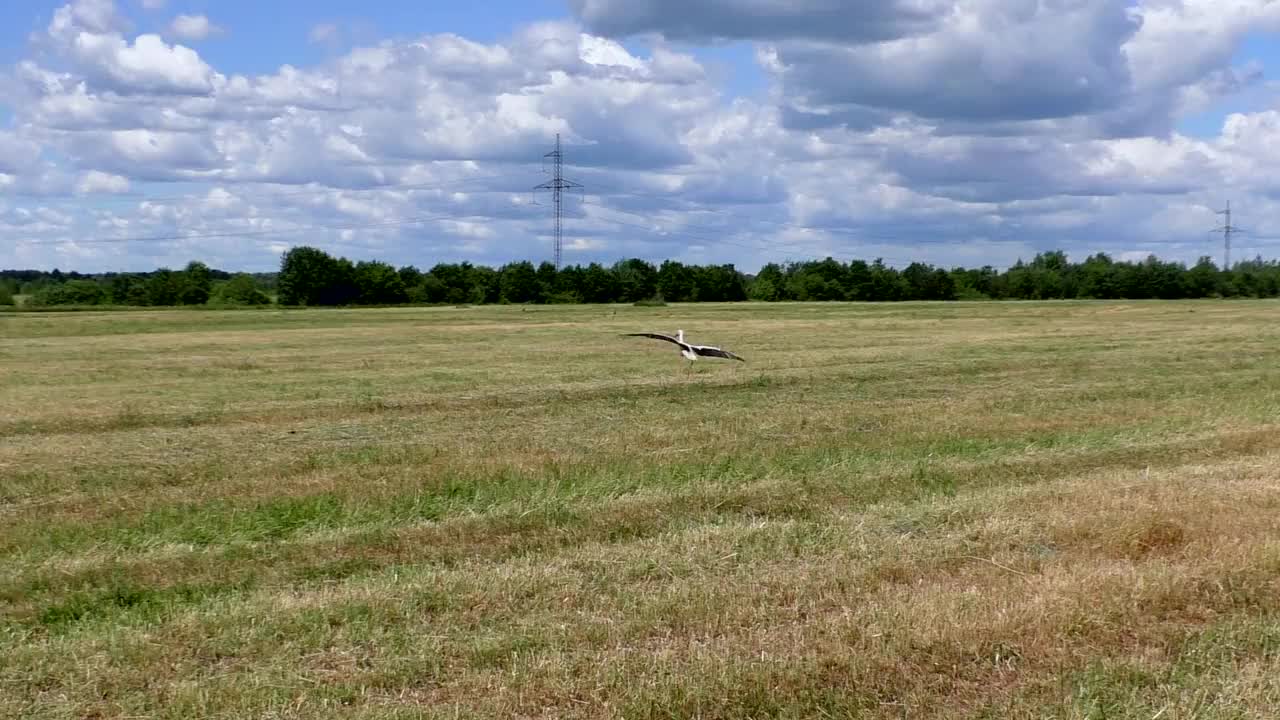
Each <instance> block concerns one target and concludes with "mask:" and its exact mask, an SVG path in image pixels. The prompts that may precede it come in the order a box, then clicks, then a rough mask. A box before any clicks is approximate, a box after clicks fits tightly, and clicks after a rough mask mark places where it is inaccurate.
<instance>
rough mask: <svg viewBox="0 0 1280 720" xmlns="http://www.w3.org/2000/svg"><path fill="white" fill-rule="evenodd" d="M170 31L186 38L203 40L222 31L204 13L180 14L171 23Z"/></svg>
mask: <svg viewBox="0 0 1280 720" xmlns="http://www.w3.org/2000/svg"><path fill="white" fill-rule="evenodd" d="M169 32H171V33H173V34H174V35H177V36H178V37H180V38H183V39H186V40H203V39H205V38H207V37H209V36H210V35H214V34H217V33H220V32H222V28H220V27H218V26H217V25H214V24H213V23H212V22H210V21H209V18H208V17H205V16H204V15H179V16H177V17H176V18H174V19H173V22H172V23H170V25H169Z"/></svg>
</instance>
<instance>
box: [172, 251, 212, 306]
mask: <svg viewBox="0 0 1280 720" xmlns="http://www.w3.org/2000/svg"><path fill="white" fill-rule="evenodd" d="M179 282H180V283H181V285H182V289H181V290H180V291H179V293H178V302H180V303H182V304H183V305H203V304H205V303H207V302H209V293H211V292H212V291H213V273H212V271H211V270H209V266H208V265H205V264H204V263H202V262H200V261H198V260H192V261H191V262H189V263H187V267H186V268H185V269H183V271H182V277H181V278H179Z"/></svg>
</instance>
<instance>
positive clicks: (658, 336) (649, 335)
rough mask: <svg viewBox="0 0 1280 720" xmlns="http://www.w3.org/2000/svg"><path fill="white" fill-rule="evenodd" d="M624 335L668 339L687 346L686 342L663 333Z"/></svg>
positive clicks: (627, 334) (626, 334)
mask: <svg viewBox="0 0 1280 720" xmlns="http://www.w3.org/2000/svg"><path fill="white" fill-rule="evenodd" d="M623 337H647V338H653V339H654V340H666V341H667V342H669V343H673V344H675V345H680V346H685V343H682V342H680V341H679V340H677V339H675V338H673V337H671V336H670V335H663V334H661V333H625V334H623Z"/></svg>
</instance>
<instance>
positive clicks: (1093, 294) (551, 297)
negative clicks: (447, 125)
mask: <svg viewBox="0 0 1280 720" xmlns="http://www.w3.org/2000/svg"><path fill="white" fill-rule="evenodd" d="M17 294H22V295H26V296H28V299H27V304H28V305H31V306H36V307H40V306H57V305H132V306H147V305H151V306H173V305H226V306H245V305H267V304H272V303H275V304H278V305H281V306H295V307H296V306H351V305H407V304H421V305H431V304H453V305H461V304H473V305H481V304H491V303H619V302H621V303H644V302H736V301H742V300H758V301H764V302H779V301H832V300H851V301H863V302H893V301H904V300H941V301H946V300H983V299H989V300H1047V299H1090V298H1091V299H1135V300H1136V299H1157V298H1159V299H1181V298H1206V297H1277V296H1280V263H1278V262H1277V261H1274V260H1272V261H1264V260H1263V259H1262V258H1260V257H1259V258H1255V259H1253V260H1247V261H1243V262H1237V263H1236V264H1234V265H1233V266H1232V267H1231V268H1230V269H1229V270H1225V271H1224V270H1222V269H1220V268H1218V267H1217V266H1216V265H1214V263H1213V262H1212V260H1211V259H1210V258H1208V257H1202V258H1200V260H1199V261H1198V262H1197V263H1196V264H1194V265H1192V266H1190V267H1187V266H1186V265H1185V264H1183V263H1177V262H1168V261H1162V260H1159V259H1158V258H1156V257H1155V256H1149V257H1148V258H1147V259H1145V260H1142V261H1117V260H1113V259H1112V258H1110V257H1109V256H1108V255H1106V254H1104V253H1098V254H1095V255H1091V256H1089V257H1088V258H1086V259H1085V260H1084V261H1083V262H1071V261H1069V260H1068V258H1067V255H1066V254H1065V253H1064V252H1061V251H1053V252H1044V253H1040V254H1038V255H1036V256H1035V257H1034V258H1033V259H1032V260H1031V261H1030V262H1024V261H1021V260H1019V261H1018V262H1017V263H1015V264H1014V265H1013V266H1012V267H1010V268H1008V269H1006V270H996V269H994V268H992V267H990V266H985V267H981V268H976V269H974V268H962V267H956V268H951V269H945V268H941V267H935V266H933V265H930V264H928V263H920V262H916V263H912V264H910V265H908V266H906V267H905V268H902V269H901V270H899V269H897V268H893V267H890V266H887V265H885V264H884V263H883V262H882V261H881V260H874V261H871V262H867V261H865V260H849V261H847V262H842V261H839V260H836V259H834V258H830V257H828V258H826V259H823V260H812V261H801V262H791V263H784V264H779V263H770V264H768V265H765V266H764V267H763V268H761V269H760V271H759V272H758V273H755V274H747V273H743V272H741V271H739V270H737V269H735V267H734V266H733V265H731V264H724V265H714V264H713V265H689V264H684V263H680V262H677V261H674V260H667V261H664V262H663V263H661V264H659V265H654V264H653V263H650V262H647V261H645V260H640V259H636V258H630V259H625V260H619V261H618V262H616V263H613V264H612V265H602V264H600V263H590V264H588V265H585V266H582V265H573V266H568V267H563V268H559V269H557V268H556V267H555V266H554V265H552V264H551V263H547V262H544V263H541V264H539V265H536V266H535V265H534V264H533V263H531V262H528V261H521V262H512V263H508V264H506V265H503V266H501V267H497V268H492V267H487V266H483V265H473V264H471V263H468V262H462V263H439V264H436V265H435V266H433V267H431V268H429V269H427V270H420V269H418V268H417V267H414V266H412V265H408V266H403V267H395V266H393V265H391V264H389V263H385V262H381V261H377V260H361V261H358V262H353V261H351V260H349V259H347V258H344V257H335V256H333V255H330V254H328V253H326V252H324V251H323V250H320V249H317V248H314V247H306V246H304V247H296V248H293V249H290V250H288V251H287V252H285V253H284V254H283V255H282V257H281V260H280V269H279V271H278V272H275V273H254V274H249V273H235V274H232V273H228V272H225V271H220V270H215V269H211V268H209V267H208V266H206V265H205V264H204V263H201V262H199V261H192V262H191V263H189V264H188V265H187V266H186V267H185V268H183V269H182V270H171V269H168V268H161V269H159V270H156V271H153V272H150V273H104V274H97V275H84V274H78V273H66V274H64V273H61V272H59V271H57V270H54V271H52V272H49V273H45V272H42V271H34V270H22V271H11V270H6V271H0V304H4V303H8V304H12V303H13V299H12V298H13V296H14V295H17Z"/></svg>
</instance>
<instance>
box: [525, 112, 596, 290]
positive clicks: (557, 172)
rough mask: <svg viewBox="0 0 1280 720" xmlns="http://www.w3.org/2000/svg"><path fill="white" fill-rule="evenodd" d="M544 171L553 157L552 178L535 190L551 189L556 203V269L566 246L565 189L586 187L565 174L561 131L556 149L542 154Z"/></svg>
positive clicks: (552, 199)
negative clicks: (548, 159)
mask: <svg viewBox="0 0 1280 720" xmlns="http://www.w3.org/2000/svg"><path fill="white" fill-rule="evenodd" d="M542 158H543V163H544V166H543V172H546V167H545V163H546V160H547V158H551V160H552V164H553V166H554V170H553V171H552V172H553V174H552V176H551V179H550V180H548V181H547V182H544V183H542V184H541V185H537V186H535V187H534V188H533V189H534V191H535V192H536V191H538V190H550V191H551V202H552V204H554V205H555V216H556V221H555V223H556V225H555V256H556V269H557V270H559V269H560V255H561V252H562V251H563V248H564V199H563V194H564V191H565V190H574V189H578V188H582V187H585V186H584V185H583V184H582V183H576V182H574V181H572V180H569V179H567V178H565V176H564V153H563V152H562V151H561V150H560V133H556V149H555V150H552V151H551V152H549V153H547V154H546V155H543V156H542Z"/></svg>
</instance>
